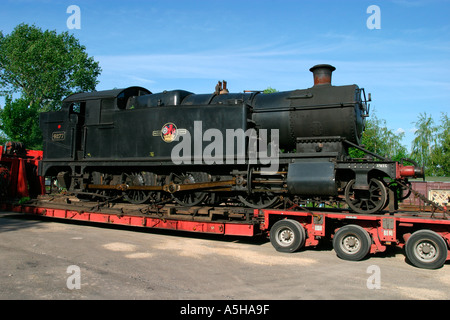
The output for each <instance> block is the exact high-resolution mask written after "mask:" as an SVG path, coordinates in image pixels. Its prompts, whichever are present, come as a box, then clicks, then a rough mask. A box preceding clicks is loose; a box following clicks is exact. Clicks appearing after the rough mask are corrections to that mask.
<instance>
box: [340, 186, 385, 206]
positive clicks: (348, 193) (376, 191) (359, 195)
mask: <svg viewBox="0 0 450 320" xmlns="http://www.w3.org/2000/svg"><path fill="white" fill-rule="evenodd" d="M354 185H355V180H354V179H353V180H351V181H350V182H349V183H348V184H347V187H345V201H346V202H347V204H348V206H349V207H350V209H352V210H353V211H355V212H357V213H365V214H371V213H375V212H378V211H380V210H382V209H383V208H384V205H385V203H386V200H387V191H386V187H385V186H384V184H383V183H382V182H381V181H380V180H378V179H371V180H370V182H369V189H368V190H359V189H354V188H353V186H354Z"/></svg>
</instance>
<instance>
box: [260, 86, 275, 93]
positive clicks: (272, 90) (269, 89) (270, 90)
mask: <svg viewBox="0 0 450 320" xmlns="http://www.w3.org/2000/svg"><path fill="white" fill-rule="evenodd" d="M275 92H278V90H277V89H274V88H272V87H267V88H266V89H265V90H264V91H263V93H275Z"/></svg>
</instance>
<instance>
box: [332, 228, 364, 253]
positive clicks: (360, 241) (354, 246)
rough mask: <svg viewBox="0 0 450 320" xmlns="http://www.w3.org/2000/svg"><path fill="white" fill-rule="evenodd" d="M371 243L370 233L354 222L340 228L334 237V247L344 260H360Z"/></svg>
mask: <svg viewBox="0 0 450 320" xmlns="http://www.w3.org/2000/svg"><path fill="white" fill-rule="evenodd" d="M371 245H372V239H371V238H370V235H369V233H368V232H367V231H366V230H364V229H363V228H362V227H360V226H358V225H353V224H349V225H346V226H344V227H342V228H340V229H339V230H338V231H337V232H336V234H335V235H334V238H333V249H334V251H335V252H336V254H337V256H338V257H339V258H341V259H344V260H351V261H359V260H361V259H363V258H365V257H366V256H367V254H368V253H369V250H370V246H371Z"/></svg>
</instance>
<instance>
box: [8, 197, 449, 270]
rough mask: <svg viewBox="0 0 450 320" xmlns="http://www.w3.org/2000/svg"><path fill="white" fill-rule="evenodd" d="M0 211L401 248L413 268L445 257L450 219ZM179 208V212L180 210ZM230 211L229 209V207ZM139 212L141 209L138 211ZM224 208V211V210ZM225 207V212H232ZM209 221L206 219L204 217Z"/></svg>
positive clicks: (291, 243)
mask: <svg viewBox="0 0 450 320" xmlns="http://www.w3.org/2000/svg"><path fill="white" fill-rule="evenodd" d="M1 208H2V209H3V210H11V211H14V212H22V213H29V214H35V215H40V216H47V217H53V218H62V219H69V220H81V221H91V222H100V223H108V224H117V225H128V226H138V227H145V228H159V229H170V230H180V231H190V232H198V233H211V234H222V235H232V236H249V237H252V236H257V235H259V236H261V235H262V236H267V237H268V238H269V239H270V242H271V244H272V245H273V247H274V248H275V249H276V250H277V251H280V252H286V253H291V252H295V251H298V250H300V249H302V248H308V247H314V246H317V245H318V244H319V243H320V242H321V241H332V244H333V248H334V250H335V252H336V254H337V256H338V257H339V258H341V259H344V260H353V261H358V260H361V259H363V258H365V257H366V256H368V255H370V254H374V253H377V252H384V251H386V249H387V247H389V246H399V247H401V248H404V249H405V255H406V257H407V259H408V260H409V261H410V263H411V264H413V265H414V266H416V267H419V268H427V269H436V268H440V267H442V266H443V265H444V264H445V262H446V261H447V260H449V259H450V254H449V247H450V220H448V219H447V218H446V215H445V214H444V213H442V214H441V213H440V214H439V215H442V217H437V215H438V214H431V213H429V212H428V213H414V212H408V213H395V214H386V215H366V214H354V213H348V212H345V211H339V212H338V211H324V210H323V211H310V210H309V209H306V208H297V210H278V209H277V210H273V209H255V210H253V211H251V213H250V214H249V215H248V216H247V217H246V218H245V219H240V220H231V219H229V220H225V219H217V220H214V219H213V217H214V214H215V213H216V212H218V211H221V215H222V216H223V215H224V209H223V208H213V207H196V208H190V209H188V211H189V212H190V213H191V214H188V215H186V211H185V210H186V208H181V209H180V208H177V207H170V208H169V209H167V210H166V209H164V208H162V209H161V208H159V209H158V210H157V211H158V212H157V213H155V212H153V213H152V212H150V211H147V212H146V213H144V214H127V213H108V212H106V211H105V212H102V211H97V210H92V211H89V210H85V209H77V208H76V207H74V208H73V209H67V208H54V207H53V208H52V206H47V205H43V204H39V205H14V204H5V203H4V204H2V206H1ZM178 210H182V211H183V213H180V212H179V211H178ZM232 210H234V209H231V211H232ZM141 211H142V210H141ZM225 211H226V210H225ZM231 211H230V212H231ZM208 220H209V221H208Z"/></svg>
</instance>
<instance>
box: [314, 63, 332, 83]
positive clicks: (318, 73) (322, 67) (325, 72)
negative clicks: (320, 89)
mask: <svg viewBox="0 0 450 320" xmlns="http://www.w3.org/2000/svg"><path fill="white" fill-rule="evenodd" d="M334 70H336V68H335V67H333V66H332V65H329V64H318V65H315V66H314V67H312V68H311V69H309V71H311V72H312V73H313V76H314V86H317V85H324V84H327V85H331V74H332V73H333V71H334Z"/></svg>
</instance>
